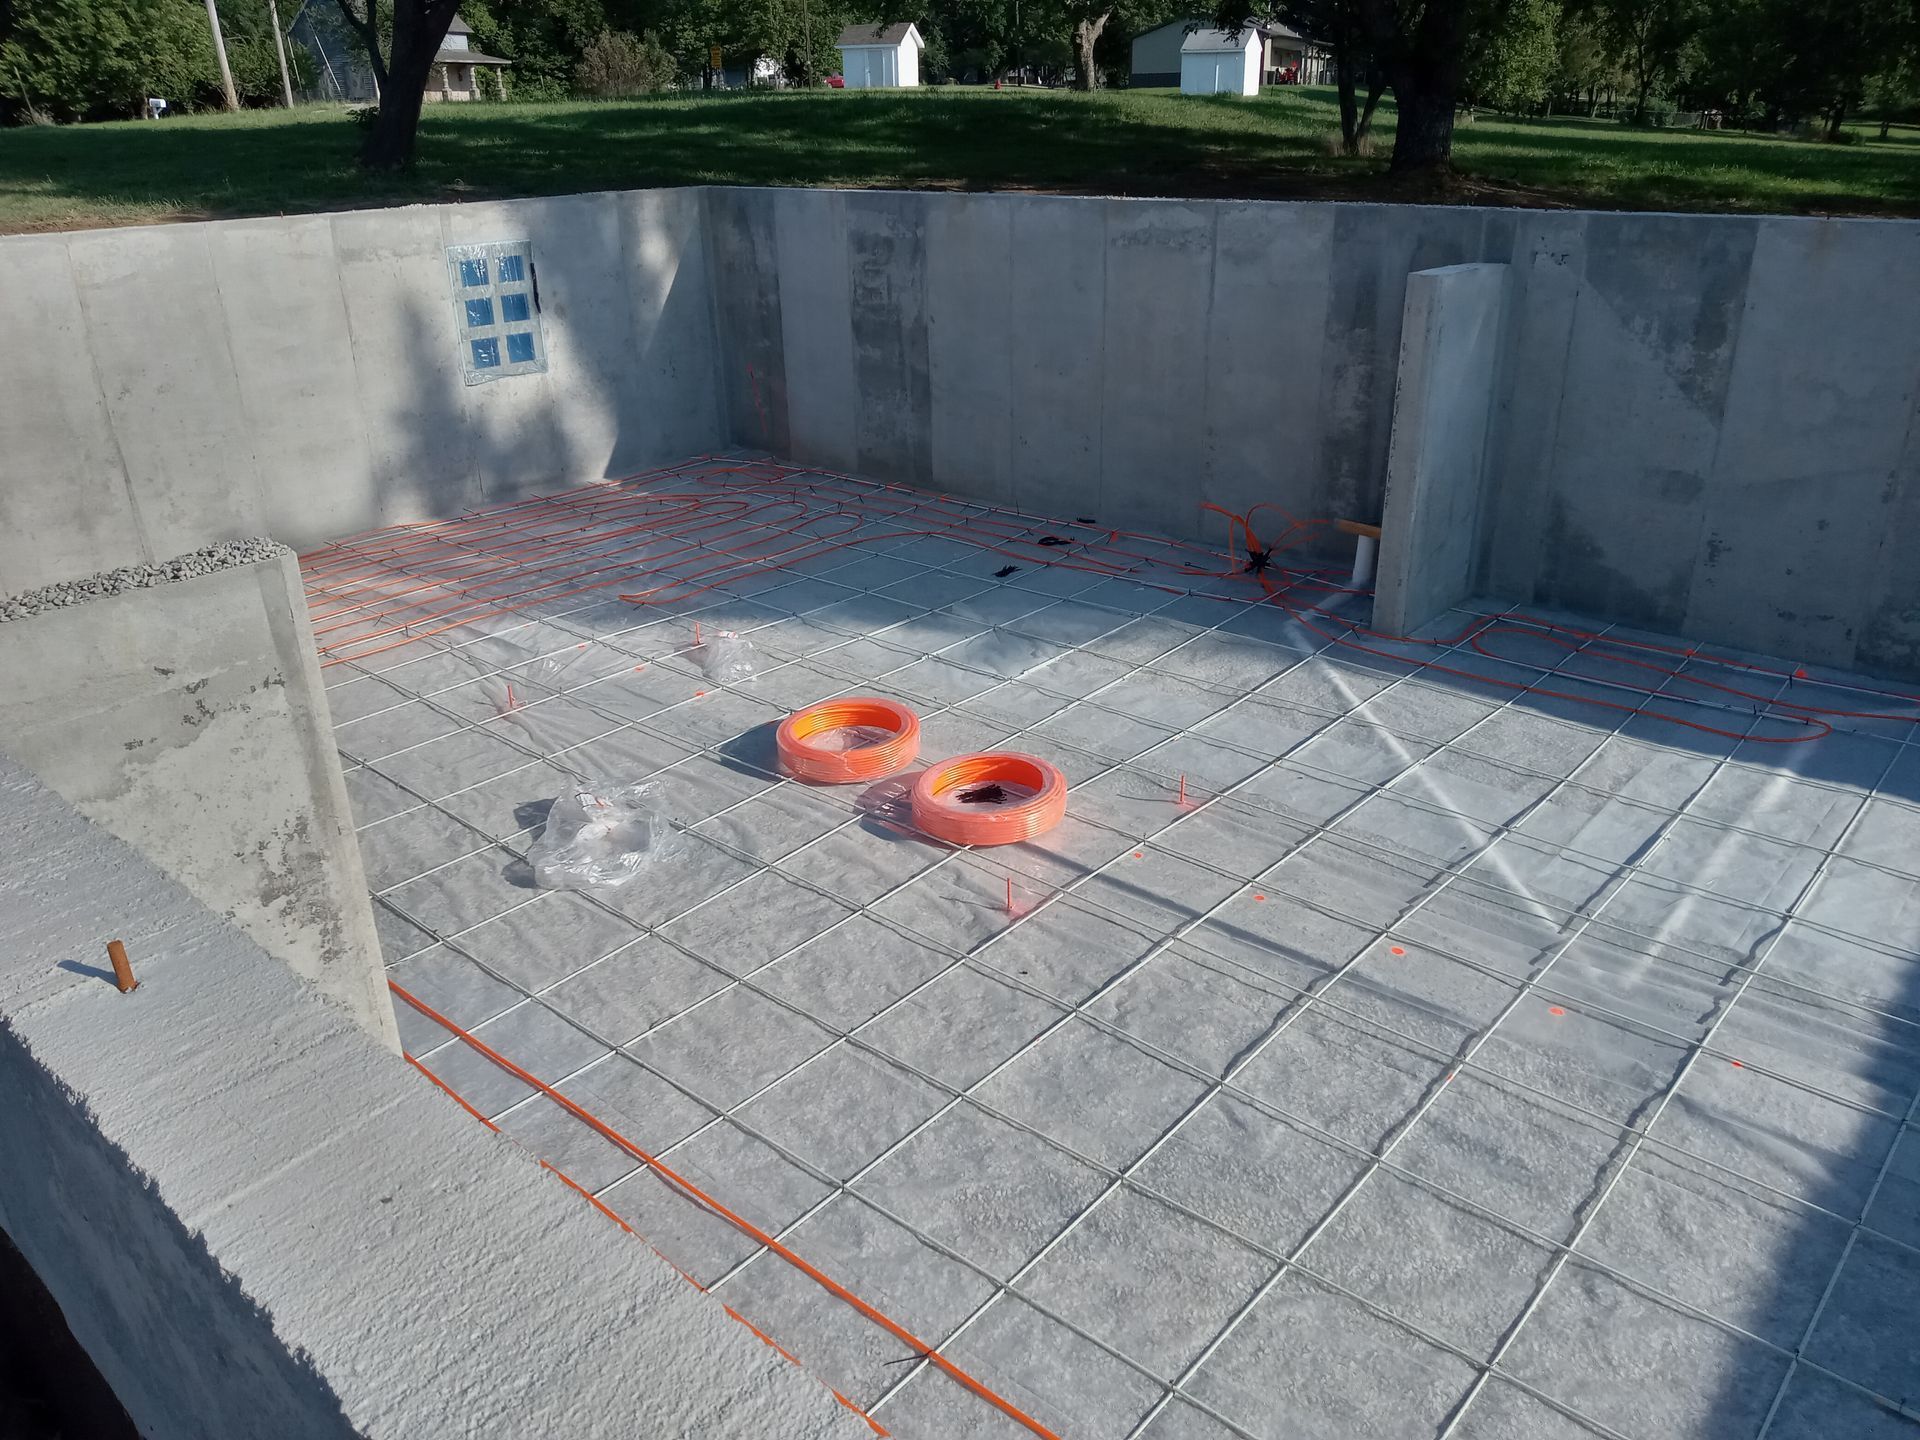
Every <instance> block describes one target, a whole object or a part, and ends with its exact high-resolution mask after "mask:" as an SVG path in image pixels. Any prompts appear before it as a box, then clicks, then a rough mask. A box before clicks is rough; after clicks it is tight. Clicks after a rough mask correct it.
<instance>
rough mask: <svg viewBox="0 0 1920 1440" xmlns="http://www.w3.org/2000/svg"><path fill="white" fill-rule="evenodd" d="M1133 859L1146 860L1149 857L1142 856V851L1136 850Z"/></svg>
mask: <svg viewBox="0 0 1920 1440" xmlns="http://www.w3.org/2000/svg"><path fill="white" fill-rule="evenodd" d="M1133 858H1134V859H1136V860H1144V859H1146V858H1147V857H1146V856H1145V855H1144V854H1142V853H1141V852H1140V851H1138V850H1136V851H1134V852H1133Z"/></svg>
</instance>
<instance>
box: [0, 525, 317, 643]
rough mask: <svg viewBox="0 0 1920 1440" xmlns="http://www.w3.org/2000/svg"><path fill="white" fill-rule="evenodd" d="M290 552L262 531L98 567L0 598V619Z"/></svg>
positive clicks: (43, 611) (269, 558) (160, 583)
mask: <svg viewBox="0 0 1920 1440" xmlns="http://www.w3.org/2000/svg"><path fill="white" fill-rule="evenodd" d="M287 553H289V552H288V551H287V547H286V546H284V545H282V544H280V543H278V542H277V541H274V540H269V539H267V538H266V537H265V536H264V535H255V536H251V537H249V538H247V539H244V540H220V541H216V542H215V543H214V544H212V545H207V546H204V547H202V548H201V549H199V550H189V551H188V552H187V553H186V554H184V555H176V556H174V557H173V559H171V560H159V561H155V562H154V563H152V564H150V565H123V566H121V567H120V568H119V569H118V570H102V571H100V572H99V573H98V574H95V575H84V576H81V577H80V578H79V579H77V580H62V581H60V582H59V583H58V584H54V585H42V586H41V587H40V588H39V589H38V590H23V591H21V592H20V593H19V594H18V595H8V596H5V597H3V598H0V622H4V621H7V620H25V619H27V618H29V617H30V616H34V615H41V614H44V613H46V612H47V611H49V610H58V609H61V608H62V607H64V606H67V605H84V604H86V603H87V602H88V601H90V600H104V599H106V598H107V597H108V596H109V595H119V594H122V593H124V592H125V591H128V590H144V589H147V588H148V587H150V586H154V585H172V584H175V583H177V582H178V581H181V580H191V579H193V578H194V577H196V576H199V575H211V574H212V573H213V572H214V571H216V570H226V569H229V568H231V567H232V566H235V565H251V564H253V562H254V561H256V560H272V559H274V558H276V557H277V556H280V555H284V554H287Z"/></svg>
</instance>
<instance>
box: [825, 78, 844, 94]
mask: <svg viewBox="0 0 1920 1440" xmlns="http://www.w3.org/2000/svg"><path fill="white" fill-rule="evenodd" d="M827 88H828V89H830V90H844V89H846V88H847V82H846V78H845V77H844V76H840V75H829V76H827Z"/></svg>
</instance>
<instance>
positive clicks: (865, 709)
mask: <svg viewBox="0 0 1920 1440" xmlns="http://www.w3.org/2000/svg"><path fill="white" fill-rule="evenodd" d="M856 726H857V727H860V728H863V729H873V730H886V731H889V732H891V736H892V738H890V739H887V740H883V741H881V742H880V743H878V744H875V745H856V746H853V747H852V748H850V749H846V750H829V749H827V748H826V747H824V746H820V745H815V744H813V743H812V741H813V737H814V736H816V735H823V734H826V733H828V732H830V731H834V730H848V729H852V728H854V727H856ZM774 743H775V745H776V746H777V747H778V749H779V751H780V765H781V768H783V769H784V770H785V771H786V772H787V773H788V774H789V775H791V776H793V777H794V778H795V779H799V780H811V781H813V782H814V783H815V784H819V785H845V784H849V783H850V782H852V781H856V780H880V779H884V778H885V777H886V776H888V775H891V774H893V773H894V772H895V771H897V770H904V769H906V767H907V766H909V765H911V764H912V763H913V760H914V757H915V756H916V755H918V754H919V753H920V717H919V716H918V715H916V714H914V713H913V711H911V710H909V709H908V708H907V707H906V706H904V705H900V704H896V703H895V702H894V701H892V700H880V699H875V698H873V697H871V696H865V695H861V696H855V697H852V698H849V699H845V700H824V701H822V702H821V703H820V704H818V705H809V706H807V707H806V708H805V709H804V710H796V711H795V712H794V713H793V714H791V715H789V716H788V717H787V718H786V719H785V720H783V721H781V722H780V729H779V730H778V731H777V732H776V733H775V735H774Z"/></svg>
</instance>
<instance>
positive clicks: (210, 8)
mask: <svg viewBox="0 0 1920 1440" xmlns="http://www.w3.org/2000/svg"><path fill="white" fill-rule="evenodd" d="M207 24H209V25H211V26H212V27H213V53H214V54H215V55H217V56H218V57H219V58H220V88H221V89H222V90H224V91H226V92H227V109H229V110H238V109H239V108H240V97H239V96H238V95H237V94H235V93H234V89H233V67H232V66H231V65H229V64H227V42H226V40H225V39H223V38H222V37H221V34H220V12H219V11H218V10H216V9H215V8H214V5H213V0H207Z"/></svg>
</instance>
